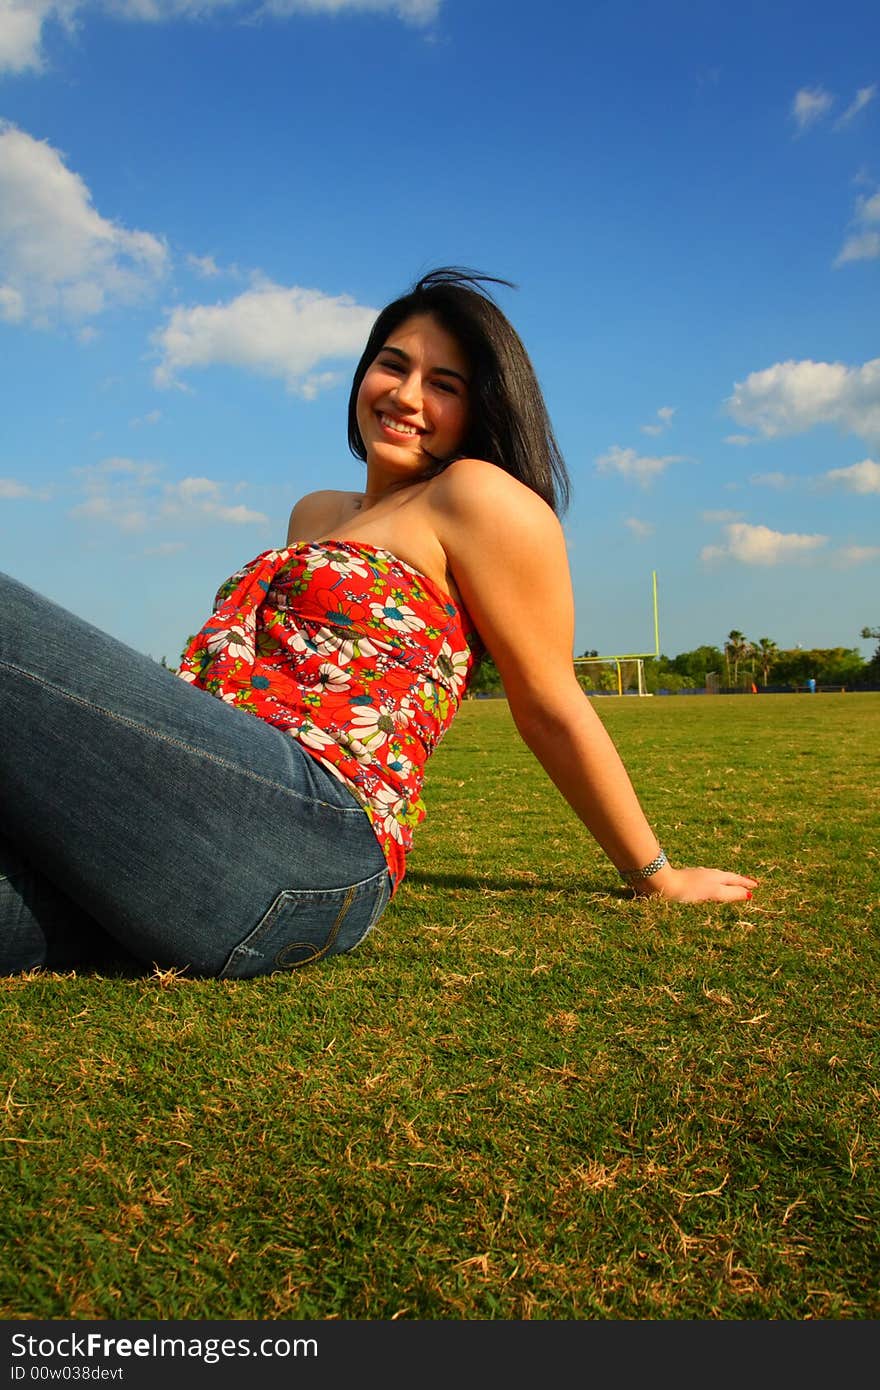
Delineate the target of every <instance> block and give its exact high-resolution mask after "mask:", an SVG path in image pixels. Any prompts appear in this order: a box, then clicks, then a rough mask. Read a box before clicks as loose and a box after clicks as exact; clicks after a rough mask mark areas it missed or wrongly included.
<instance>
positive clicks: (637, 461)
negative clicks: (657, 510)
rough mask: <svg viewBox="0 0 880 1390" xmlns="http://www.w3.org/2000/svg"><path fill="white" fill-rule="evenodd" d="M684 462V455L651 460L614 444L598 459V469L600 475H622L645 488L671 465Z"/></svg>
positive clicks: (672, 455)
mask: <svg viewBox="0 0 880 1390" xmlns="http://www.w3.org/2000/svg"><path fill="white" fill-rule="evenodd" d="M684 461H685V459H684V455H683V454H666V455H664V456H663V457H662V458H651V457H648V456H646V455H643V454H637V453H636V451H635V449H622V448H621V447H620V445H619V444H612V445H611V448H610V449H609V450H608V452H607V453H606V454H602V455H601V456H600V457H599V458H597V459H596V469H597V471H598V472H599V473H620V474H621V476H622V477H624V478H634V479H635V480H636V482H638V483H641V484H642V486H643V487H647V486H648V484H649V483H651V482H652V481H653V479H654V478H657V477H659V476H660V474H661V473H664V472H665V471H666V469H667V468H668V467H669V465H670V464H671V463H683V462H684Z"/></svg>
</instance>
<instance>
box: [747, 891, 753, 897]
mask: <svg viewBox="0 0 880 1390" xmlns="http://www.w3.org/2000/svg"><path fill="white" fill-rule="evenodd" d="M751 896H752V894H751V892H750V891H749V890H748V889H747V890H746V897H747V898H750V897H751Z"/></svg>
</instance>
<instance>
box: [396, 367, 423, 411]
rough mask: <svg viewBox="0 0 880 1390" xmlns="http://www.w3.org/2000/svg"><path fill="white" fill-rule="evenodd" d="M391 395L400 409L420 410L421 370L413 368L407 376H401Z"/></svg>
mask: <svg viewBox="0 0 880 1390" xmlns="http://www.w3.org/2000/svg"><path fill="white" fill-rule="evenodd" d="M392 395H393V396H394V398H395V400H396V401H397V404H398V405H399V406H400V408H401V409H402V410H420V409H421V406H422V375H421V372H419V371H415V370H413V371H411V372H410V373H409V374H408V375H407V376H405V377H401V379H400V381H398V383H397V385H396V387H395V388H394V391H393V392H392Z"/></svg>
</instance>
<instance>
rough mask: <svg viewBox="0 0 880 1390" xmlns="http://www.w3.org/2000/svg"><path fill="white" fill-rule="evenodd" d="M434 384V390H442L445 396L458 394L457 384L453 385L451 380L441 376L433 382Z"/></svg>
mask: <svg viewBox="0 0 880 1390" xmlns="http://www.w3.org/2000/svg"><path fill="white" fill-rule="evenodd" d="M434 386H435V388H436V390H438V391H442V392H443V393H444V395H447V396H457V395H458V387H457V386H453V384H452V382H450V381H446V380H445V379H444V378H442V377H441V379H440V380H439V381H435V382H434Z"/></svg>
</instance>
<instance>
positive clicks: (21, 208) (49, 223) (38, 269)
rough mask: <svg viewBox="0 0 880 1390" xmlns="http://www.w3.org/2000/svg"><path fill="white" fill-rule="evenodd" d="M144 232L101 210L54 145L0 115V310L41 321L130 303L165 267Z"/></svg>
mask: <svg viewBox="0 0 880 1390" xmlns="http://www.w3.org/2000/svg"><path fill="white" fill-rule="evenodd" d="M167 260H168V253H167V250H166V247H165V245H164V244H163V242H162V241H160V240H159V238H158V237H155V236H153V235H152V234H151V233H149V232H139V231H128V230H127V229H126V228H124V227H121V226H120V225H119V224H118V223H116V222H111V221H109V220H108V219H107V218H105V217H102V216H101V215H100V213H99V212H97V210H96V209H95V208H94V206H93V205H92V196H91V194H90V192H89V190H88V188H87V187H86V185H85V183H84V182H83V180H82V179H81V178H80V177H79V175H78V174H75V173H73V172H72V171H71V170H70V169H68V168H67V166H66V164H65V163H64V160H63V158H62V156H61V154H60V153H59V152H58V150H55V149H53V148H52V146H51V145H49V144H48V143H47V142H46V141H41V140H35V139H33V137H32V136H30V135H28V134H27V133H26V132H25V131H23V130H19V129H18V128H17V127H16V126H13V125H10V124H9V123H8V122H5V121H0V316H2V317H3V318H5V319H6V320H7V321H9V322H12V323H21V322H23V321H25V320H28V321H29V322H31V323H33V324H36V325H38V326H41V327H45V326H47V325H48V324H50V323H52V322H57V321H65V320H66V321H76V320H81V319H84V318H91V317H94V316H95V315H96V314H100V313H101V312H102V311H103V310H105V309H107V308H109V307H110V305H112V304H114V303H130V302H132V301H134V300H136V299H138V298H139V297H140V296H141V295H142V294H143V293H144V292H145V291H146V290H147V289H149V288H150V287H152V286H153V285H154V284H155V282H156V281H157V279H158V278H159V277H160V276H161V275H162V274H163V272H164V271H165V269H166V265H167Z"/></svg>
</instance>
